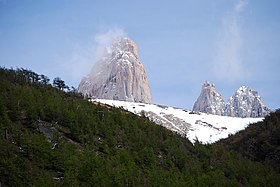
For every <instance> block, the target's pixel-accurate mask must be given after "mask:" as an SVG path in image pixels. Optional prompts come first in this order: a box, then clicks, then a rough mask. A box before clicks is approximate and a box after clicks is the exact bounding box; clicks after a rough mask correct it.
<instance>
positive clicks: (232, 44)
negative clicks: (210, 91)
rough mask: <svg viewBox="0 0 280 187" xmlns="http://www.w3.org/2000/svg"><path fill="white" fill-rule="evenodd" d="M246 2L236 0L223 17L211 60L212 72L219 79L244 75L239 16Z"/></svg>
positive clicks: (236, 77)
mask: <svg viewBox="0 0 280 187" xmlns="http://www.w3.org/2000/svg"><path fill="white" fill-rule="evenodd" d="M247 4H248V1H246V0H237V1H236V3H235V5H234V8H233V10H232V12H231V13H230V14H229V15H228V16H227V17H226V18H225V19H224V24H223V27H222V29H221V34H220V38H219V41H218V42H217V54H216V55H215V56H214V62H213V63H214V64H213V72H214V74H215V75H216V76H217V77H218V78H219V79H221V80H226V81H236V80H240V79H242V78H244V76H245V70H244V65H243V61H242V58H241V52H242V42H243V40H242V37H241V26H240V23H239V18H240V13H241V11H242V10H244V8H245V6H246V5H247Z"/></svg>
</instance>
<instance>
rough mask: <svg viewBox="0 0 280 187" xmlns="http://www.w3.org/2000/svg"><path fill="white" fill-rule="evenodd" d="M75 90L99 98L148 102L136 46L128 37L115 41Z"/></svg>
mask: <svg viewBox="0 0 280 187" xmlns="http://www.w3.org/2000/svg"><path fill="white" fill-rule="evenodd" d="M78 91H79V92H80V93H82V94H84V95H88V96H91V97H93V98H99V99H112V100H122V101H131V102H142V103H151V102H152V98H151V93H150V88H149V84H148V80H147V76H146V72H145V69H144V66H143V65H142V64H141V62H140V59H139V56H138V52H137V46H136V44H135V42H134V41H132V40H131V39H129V38H118V39H116V40H115V41H114V42H113V43H112V44H111V46H108V47H107V48H106V51H105V53H104V55H103V56H102V57H101V58H100V60H98V61H97V62H96V63H95V64H94V66H93V68H92V70H91V72H90V73H89V75H88V76H86V77H85V78H83V79H82V80H81V82H80V84H79V86H78Z"/></svg>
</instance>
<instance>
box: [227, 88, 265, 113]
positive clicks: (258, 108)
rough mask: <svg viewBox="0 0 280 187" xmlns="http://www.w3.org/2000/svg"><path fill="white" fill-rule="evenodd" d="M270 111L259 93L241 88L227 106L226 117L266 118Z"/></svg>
mask: <svg viewBox="0 0 280 187" xmlns="http://www.w3.org/2000/svg"><path fill="white" fill-rule="evenodd" d="M269 112H270V110H269V109H268V108H267V107H266V106H265V105H264V103H263V101H262V99H261V97H260V96H259V95H258V92H257V91H254V90H252V88H250V87H248V86H241V87H240V88H239V89H238V90H237V91H236V92H235V94H234V95H233V96H231V97H230V99H229V102H228V103H227V104H226V109H225V115H227V116H232V117H242V118H246V117H253V118H256V117H264V116H266V115H267V114H269Z"/></svg>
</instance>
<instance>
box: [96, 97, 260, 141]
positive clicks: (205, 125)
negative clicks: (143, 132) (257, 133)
mask: <svg viewBox="0 0 280 187" xmlns="http://www.w3.org/2000/svg"><path fill="white" fill-rule="evenodd" d="M91 101H92V102H93V103H102V104H107V105H110V106H112V107H118V108H122V109H124V110H127V111H129V112H132V113H134V114H137V115H143V114H145V116H146V117H148V118H149V119H150V120H151V121H153V122H155V123H156V124H158V125H161V126H163V127H165V128H167V129H169V130H171V131H174V132H176V133H178V134H180V135H181V136H183V137H186V138H188V139H189V140H190V141H191V142H194V141H195V139H196V138H197V139H198V140H199V141H201V142H202V143H205V144H206V143H214V142H216V141H218V140H220V139H223V138H227V137H228V136H229V135H230V134H235V133H236V132H238V131H240V130H243V129H245V128H246V127H247V126H248V125H249V124H251V123H255V122H258V121H262V120H263V118H238V117H228V116H219V115H212V114H206V113H201V112H193V111H192V110H184V109H179V108H174V107H167V106H161V105H155V104H144V103H134V102H127V101H117V100H106V99H92V100H91Z"/></svg>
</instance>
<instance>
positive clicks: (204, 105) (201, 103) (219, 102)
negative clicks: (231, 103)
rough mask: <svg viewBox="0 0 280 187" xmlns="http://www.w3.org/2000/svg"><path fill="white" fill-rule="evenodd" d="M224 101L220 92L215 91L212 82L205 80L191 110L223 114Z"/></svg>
mask: <svg viewBox="0 0 280 187" xmlns="http://www.w3.org/2000/svg"><path fill="white" fill-rule="evenodd" d="M224 108H225V102H224V99H223V97H222V95H221V94H219V93H218V92H217V91H216V87H215V85H214V84H210V83H209V82H208V81H206V82H205V83H204V84H203V85H202V89H201V93H200V95H199V97H198V98H197V100H196V102H195V103H194V106H193V110H194V111H197V112H205V113H209V114H216V115H223V114H224Z"/></svg>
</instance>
